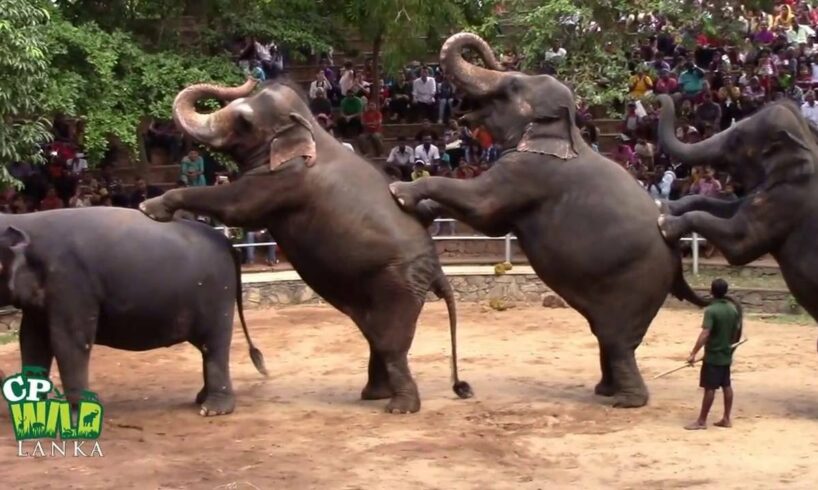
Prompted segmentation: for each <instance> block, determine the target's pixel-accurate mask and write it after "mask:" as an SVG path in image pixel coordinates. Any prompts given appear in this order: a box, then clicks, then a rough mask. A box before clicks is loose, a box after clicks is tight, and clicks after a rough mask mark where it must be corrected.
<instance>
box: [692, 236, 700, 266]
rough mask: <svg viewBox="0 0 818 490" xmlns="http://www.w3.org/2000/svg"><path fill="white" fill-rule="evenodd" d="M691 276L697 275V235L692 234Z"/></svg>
mask: <svg viewBox="0 0 818 490" xmlns="http://www.w3.org/2000/svg"><path fill="white" fill-rule="evenodd" d="M693 275H694V276H698V275H699V235H698V234H696V233H693Z"/></svg>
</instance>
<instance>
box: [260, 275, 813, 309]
mask: <svg viewBox="0 0 818 490" xmlns="http://www.w3.org/2000/svg"><path fill="white" fill-rule="evenodd" d="M449 281H450V283H451V285H452V289H454V292H455V298H456V299H457V301H461V302H480V301H491V300H498V299H499V300H503V301H506V302H511V303H517V302H528V303H543V304H545V305H546V306H552V307H558V306H561V305H563V302H562V301H561V299H560V298H559V297H558V296H556V295H555V294H554V293H553V292H552V291H551V290H549V289H548V288H547V287H546V286H545V284H543V282H542V281H541V280H540V279H539V278H538V277H537V276H535V275H525V274H506V275H502V276H494V275H469V276H449ZM696 292H697V293H699V294H700V295H702V296H706V295H707V294H708V292H707V291H706V290H703V289H702V290H697V291H696ZM731 294H732V295H733V296H734V297H736V298H737V299H739V300H740V301H741V302H742V304H743V305H744V308H745V310H746V311H750V312H763V313H798V312H800V307H798V305H797V304H796V303H795V301H794V300H793V298H792V296H791V295H790V293H789V291H786V290H770V289H732V290H731ZM427 299H428V300H429V301H434V300H435V299H436V298H435V296H434V295H433V294H432V293H429V295H428V297H427ZM320 302H322V300H321V298H320V297H319V296H318V295H317V294H315V292H314V291H313V290H312V289H310V288H309V287H307V286H306V285H305V284H304V283H303V282H301V281H279V282H274V283H255V284H245V286H244V305H245V308H269V307H274V306H280V305H296V304H314V303H320ZM665 307H668V308H691V307H692V306H691V305H690V304H689V303H685V302H682V301H679V300H677V299H676V298H673V297H672V296H668V299H667V301H666V302H665Z"/></svg>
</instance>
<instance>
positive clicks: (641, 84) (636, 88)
mask: <svg viewBox="0 0 818 490" xmlns="http://www.w3.org/2000/svg"><path fill="white" fill-rule="evenodd" d="M628 85H629V86H630V96H631V98H633V99H641V98H642V97H644V96H645V95H646V94H648V93H649V92H651V91H652V90H653V80H652V79H651V78H650V77H649V76H648V75H647V74H645V68H644V67H642V66H639V67H637V68H636V73H634V74H633V75H631V78H630V80H629V81H628Z"/></svg>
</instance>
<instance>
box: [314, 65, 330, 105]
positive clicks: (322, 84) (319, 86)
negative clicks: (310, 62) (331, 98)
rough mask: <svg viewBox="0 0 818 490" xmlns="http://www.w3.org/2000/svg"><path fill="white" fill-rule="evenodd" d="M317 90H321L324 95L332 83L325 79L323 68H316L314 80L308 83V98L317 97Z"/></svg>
mask: <svg viewBox="0 0 818 490" xmlns="http://www.w3.org/2000/svg"><path fill="white" fill-rule="evenodd" d="M319 90H321V91H323V92H324V95H325V96H326V94H328V93H329V92H330V91H331V90H332V84H330V83H329V80H327V75H326V74H325V73H324V70H318V73H317V74H316V76H315V80H313V81H312V83H310V93H309V95H310V100H313V99H315V98H316V97H318V91H319Z"/></svg>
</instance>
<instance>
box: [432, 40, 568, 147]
mask: <svg viewBox="0 0 818 490" xmlns="http://www.w3.org/2000/svg"><path fill="white" fill-rule="evenodd" d="M465 48H471V49H473V50H475V51H476V52H477V53H478V54H479V56H480V58H482V60H483V63H484V64H485V65H486V66H485V68H484V67H480V66H477V65H475V64H472V63H470V62H468V61H466V59H464V58H463V50H464V49H465ZM440 64H441V66H442V67H443V69H444V70H445V72H446V73H447V74H448V75H450V76H451V77H452V81H453V83H454V85H455V86H456V87H457V88H458V89H460V90H461V91H463V92H464V93H465V94H466V95H467V96H468V97H469V98H470V99H473V100H474V102H475V104H476V105H477V106H478V109H477V110H476V111H474V112H472V113H470V114H468V115H466V116H465V118H466V120H468V121H470V122H476V123H480V124H483V125H484V126H485V127H486V128H487V129H488V130H489V132H491V134H492V136H493V137H494V140H495V141H496V142H499V143H501V144H502V146H503V148H504V149H516V150H517V151H524V152H533V153H541V154H546V155H553V156H556V157H559V158H562V159H569V158H574V157H576V156H577V152H578V145H580V144H582V143H581V142H582V137H581V136H580V134H579V130H578V129H577V128H576V124H575V121H576V103H575V102H574V96H573V93H572V92H571V90H570V89H569V88H568V87H566V86H565V85H563V84H562V83H560V82H558V81H557V80H556V79H555V78H554V77H551V76H549V75H538V76H531V75H526V74H523V73H520V72H505V71H502V68H501V66H500V64H499V63H498V62H497V60H496V58H495V57H494V54H493V53H492V51H491V48H490V47H489V45H488V44H487V43H486V42H485V41H484V40H483V39H481V38H480V37H479V36H476V35H474V34H471V33H465V32H462V33H459V34H455V35H453V36H451V37H450V38H449V39H447V40H446V42H445V43H444V44H443V47H442V48H441V50H440Z"/></svg>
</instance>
